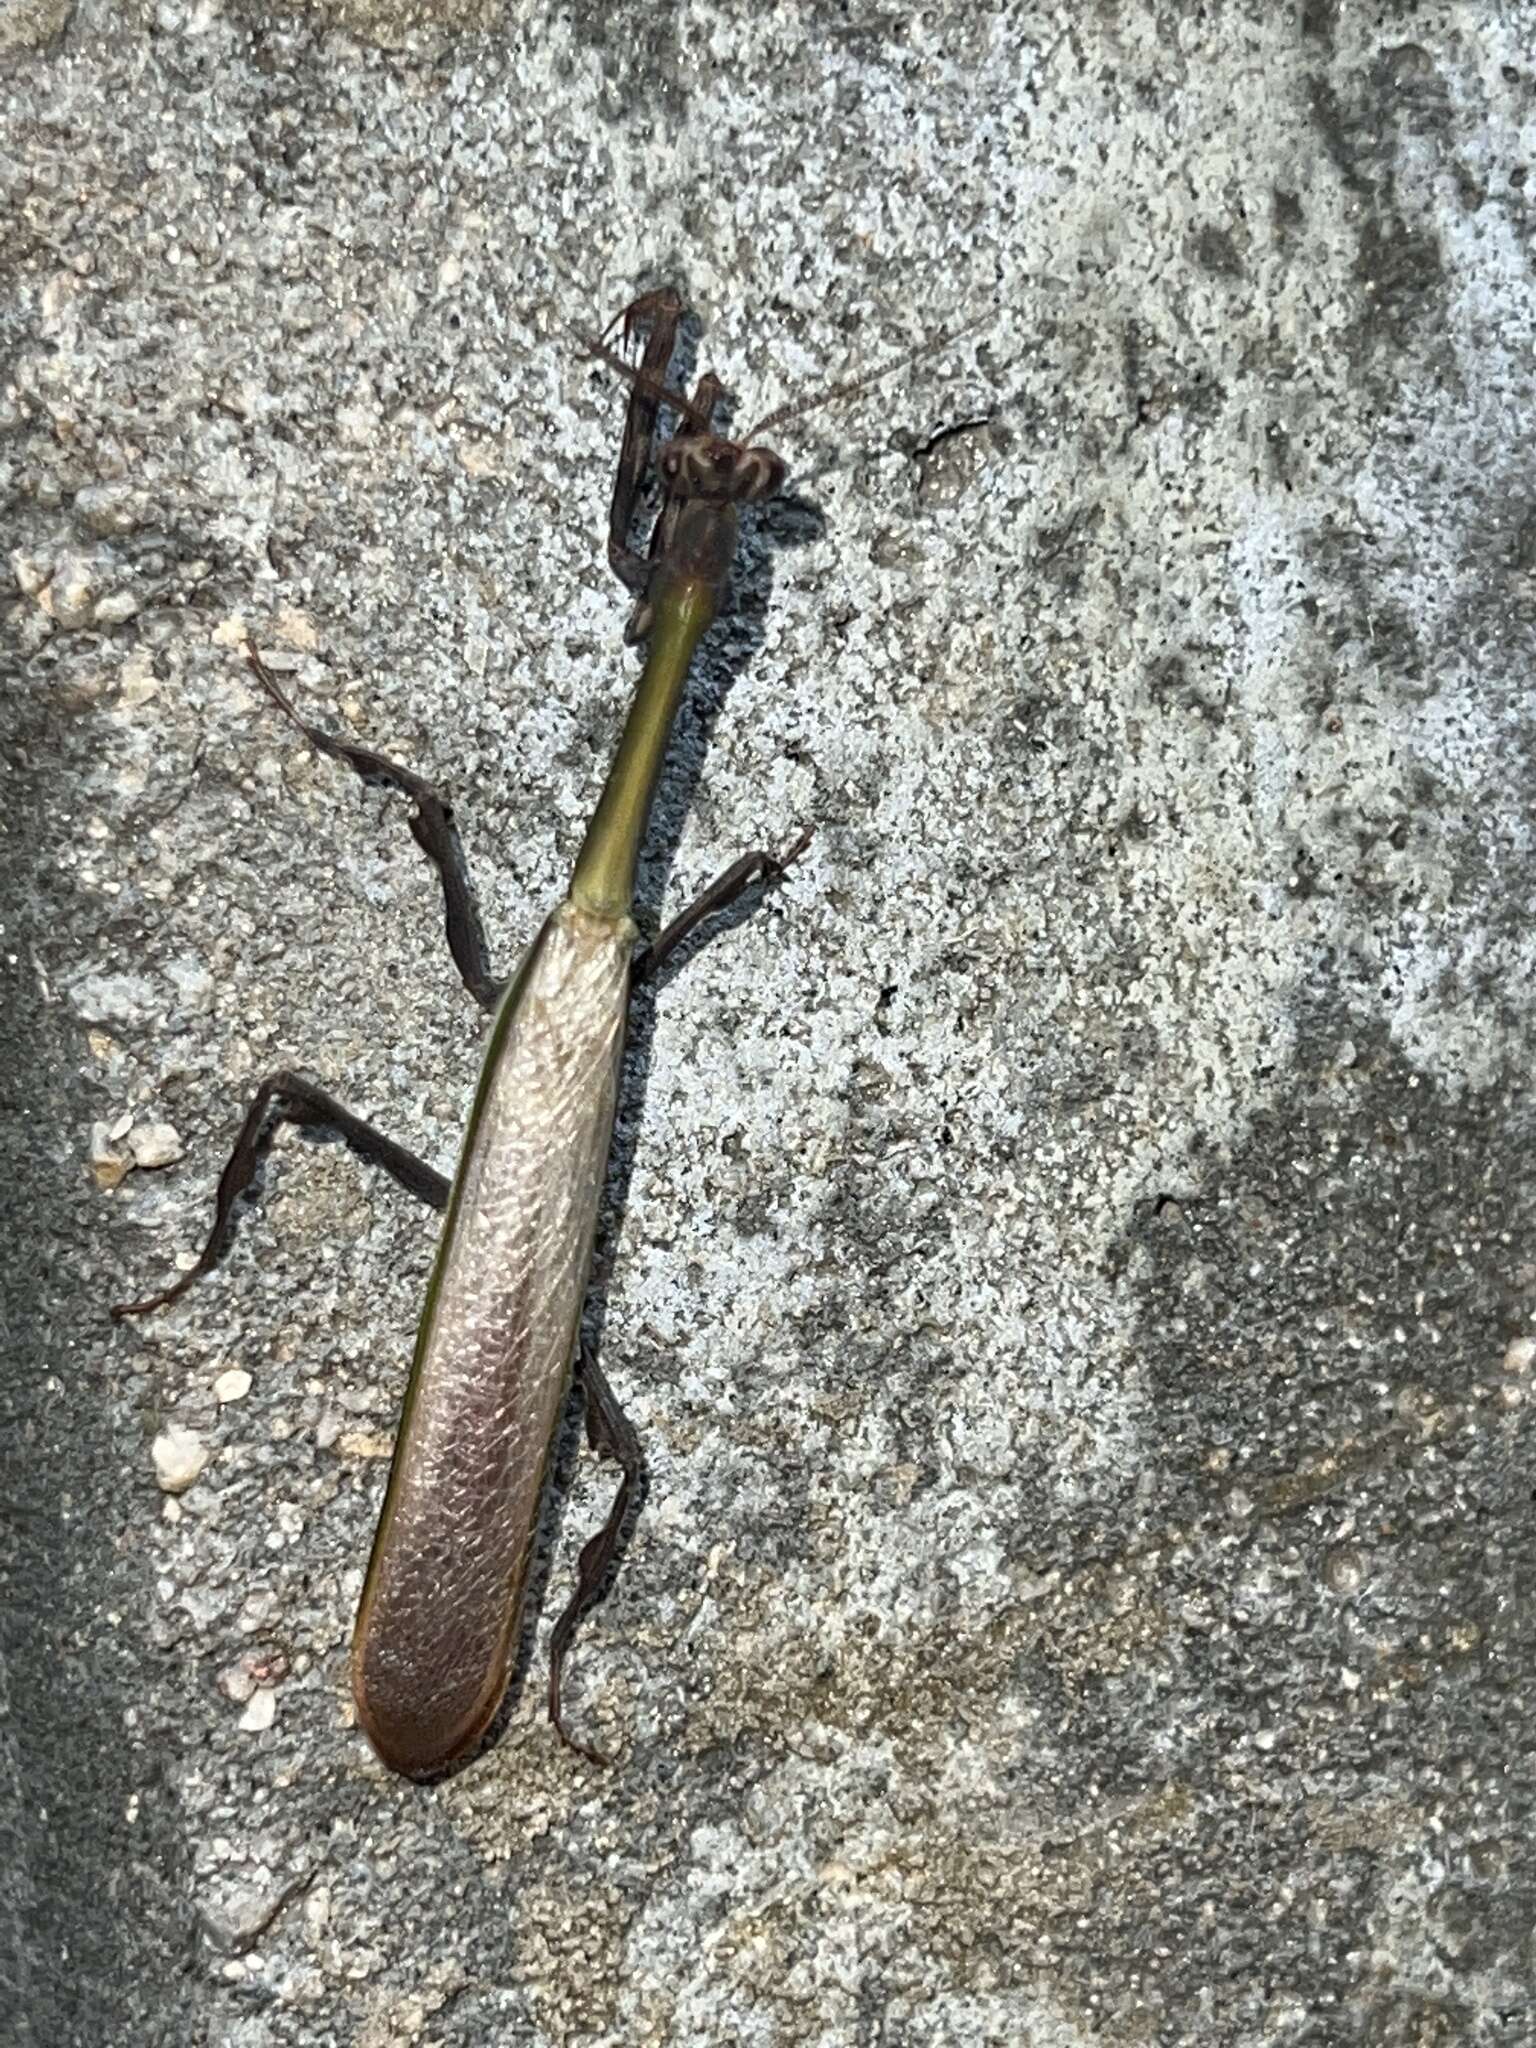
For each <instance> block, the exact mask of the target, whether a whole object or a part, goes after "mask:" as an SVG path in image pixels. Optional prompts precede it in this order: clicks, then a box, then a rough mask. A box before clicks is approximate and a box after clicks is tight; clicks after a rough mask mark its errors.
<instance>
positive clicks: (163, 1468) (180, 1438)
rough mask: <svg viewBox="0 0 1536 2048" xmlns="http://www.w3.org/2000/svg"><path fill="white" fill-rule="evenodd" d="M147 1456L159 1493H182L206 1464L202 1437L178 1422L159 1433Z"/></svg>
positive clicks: (206, 1456)
mask: <svg viewBox="0 0 1536 2048" xmlns="http://www.w3.org/2000/svg"><path fill="white" fill-rule="evenodd" d="M150 1456H151V1457H152V1458H153V1459H154V1461H155V1479H156V1482H157V1483H158V1485H159V1487H160V1490H161V1492H162V1493H185V1492H186V1490H187V1488H188V1487H189V1486H190V1485H191V1484H192V1483H193V1481H194V1480H195V1479H196V1478H197V1477H198V1475H199V1473H200V1472H201V1471H202V1469H203V1467H204V1466H205V1465H206V1464H207V1462H208V1453H207V1450H206V1449H205V1448H204V1445H203V1441H202V1438H201V1437H200V1436H199V1435H198V1434H197V1432H196V1430H192V1429H183V1428H182V1427H181V1424H180V1423H179V1422H173V1423H171V1425H170V1426H169V1428H167V1429H162V1430H161V1432H160V1434H159V1435H158V1436H157V1437H156V1438H155V1441H154V1443H153V1444H152V1445H151V1447H150Z"/></svg>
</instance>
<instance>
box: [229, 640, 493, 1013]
mask: <svg viewBox="0 0 1536 2048" xmlns="http://www.w3.org/2000/svg"><path fill="white" fill-rule="evenodd" d="M245 658H246V660H247V661H248V662H249V663H250V665H251V671H252V673H253V674H254V675H255V677H256V680H257V681H258V682H259V683H260V684H261V687H262V688H263V689H264V690H265V691H266V693H267V695H268V696H269V697H270V698H271V699H272V702H273V703H274V704H275V705H276V706H277V708H278V710H279V711H281V712H282V714H283V716H284V717H285V718H287V719H289V720H291V721H292V723H293V724H294V725H296V726H297V727H298V729H299V731H300V732H301V733H303V735H304V737H305V738H306V739H307V740H308V741H309V743H310V745H311V746H312V747H316V748H318V749H319V751H320V752H321V753H322V754H329V755H330V757H331V759H332V760H333V761H340V762H342V763H344V765H345V766H346V767H348V768H350V769H351V770H352V772H353V774H354V775H356V776H357V777H359V779H360V780H361V781H363V782H368V783H382V784H383V785H384V786H385V788H387V789H397V790H399V792H400V794H401V795H402V796H408V797H409V798H410V799H411V802H412V803H413V804H414V805H415V809H414V810H413V811H412V813H411V836H412V838H413V839H414V840H415V841H416V844H417V845H418V846H419V847H420V848H421V850H422V852H423V853H424V854H425V855H426V856H427V859H428V860H429V861H431V863H432V865H433V867H435V868H436V869H437V872H438V875H439V877H440V879H441V881H442V885H443V915H444V918H445V920H446V923H447V927H448V950H449V952H451V953H452V955H453V962H454V965H455V966H456V967H457V968H458V970H459V977H460V979H461V980H462V981H463V983H464V986H465V987H466V988H467V989H468V990H469V992H470V994H471V995H472V996H473V997H474V999H475V1001H476V1002H477V1003H478V1004H479V1005H480V1007H481V1009H482V1010H494V1009H495V1007H496V1004H497V1001H498V999H499V997H500V995H501V990H502V983H501V981H500V979H499V978H498V976H497V975H496V974H495V972H494V971H493V969H492V967H491V961H490V953H489V950H488V948H487V946H486V942H485V926H484V925H483V924H482V923H481V921H480V909H479V905H478V904H477V903H476V902H475V892H474V887H473V884H472V883H471V882H470V879H469V867H468V864H467V862H466V861H465V859H464V849H463V847H462V845H461V844H460V843H459V834H458V828H457V827H456V826H455V824H454V822H453V806H452V805H451V804H450V803H449V802H448V800H447V799H446V797H443V796H441V795H439V793H438V791H437V790H435V789H434V788H433V787H432V784H431V783H430V782H425V781H423V780H422V778H421V777H420V776H419V775H413V774H412V773H411V771H410V769H409V768H402V767H400V766H399V764H398V763H397V762H394V761H391V760H390V759H389V758H388V757H387V755H384V754H376V753H374V751H373V749H372V748H371V747H359V746H355V745H354V744H353V743H352V742H351V741H350V740H339V739H337V738H335V737H334V735H333V734H331V733H328V732H326V731H324V730H323V729H322V728H321V727H320V726H318V725H311V724H310V723H309V720H308V719H307V718H302V717H301V716H300V715H299V713H298V712H297V711H296V710H295V709H294V707H293V705H292V704H291V703H290V702H289V700H288V698H287V697H286V696H285V695H284V693H283V690H282V687H281V685H280V684H279V683H278V680H277V678H276V676H274V675H273V673H272V671H271V670H270V669H269V668H268V667H267V665H266V663H265V662H264V661H263V660H262V658H261V656H260V655H259V654H258V653H257V652H256V649H255V648H254V647H252V646H251V645H250V643H249V642H247V644H246V649H245Z"/></svg>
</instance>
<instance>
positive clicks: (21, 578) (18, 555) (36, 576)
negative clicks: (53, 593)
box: [11, 548, 53, 597]
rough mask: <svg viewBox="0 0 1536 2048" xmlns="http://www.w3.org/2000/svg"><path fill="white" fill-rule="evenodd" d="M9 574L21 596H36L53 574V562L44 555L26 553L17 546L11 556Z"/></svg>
mask: <svg viewBox="0 0 1536 2048" xmlns="http://www.w3.org/2000/svg"><path fill="white" fill-rule="evenodd" d="M11 574H12V575H13V576H14V577H15V579H16V588H17V589H18V590H19V591H20V592H21V594H22V596H23V597H36V596H37V594H38V592H39V591H40V590H42V589H43V588H44V586H45V585H46V584H47V581H48V578H49V577H50V576H51V575H52V574H53V564H52V562H50V561H49V559H48V557H47V556H46V555H27V554H23V553H22V551H21V549H20V548H17V549H16V550H15V551H14V553H13V554H12V556H11Z"/></svg>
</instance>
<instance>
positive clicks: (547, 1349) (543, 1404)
mask: <svg viewBox="0 0 1536 2048" xmlns="http://www.w3.org/2000/svg"><path fill="white" fill-rule="evenodd" d="M634 942H635V927H634V925H633V924H632V923H631V922H630V920H629V918H628V917H606V916H599V915H594V914H593V913H591V912H590V911H587V910H584V909H582V908H580V907H578V906H577V905H576V904H574V903H572V902H569V901H567V902H565V903H562V904H561V905H560V907H559V909H557V910H556V911H555V913H554V915H553V916H552V917H551V918H550V919H549V921H548V923H547V924H546V925H545V926H544V928H543V930H542V931H541V932H540V933H539V936H538V938H537V939H535V941H534V943H533V945H532V947H531V948H530V950H529V953H528V956H527V958H526V960H525V961H524V963H523V966H522V968H521V970H520V972H519V973H518V975H517V977H516V979H515V980H514V981H513V983H512V984H511V986H510V987H509V988H508V990H507V993H506V995H505V997H504V998H503V999H502V1002H501V1005H500V1008H499V1010H498V1012H497V1015H496V1020H495V1024H494V1026H493V1028H492V1031H491V1036H490V1042H489V1044H488V1046H487V1048H486V1055H485V1062H484V1066H483V1068H482V1072H481V1079H480V1085H479V1088H478V1090H477V1093H476V1097H475V1105H474V1109H473V1111H472V1113H471V1117H470V1123H469V1130H468V1133H467V1135H466V1137H465V1141H464V1148H463V1152H462V1155H461V1157H460V1162H459V1169H458V1173H457V1175H456V1177H455V1181H454V1187H453V1193H452V1196H451V1198H450V1201H449V1205H448V1213H447V1216H446V1218H445V1220H444V1224H443V1234H442V1239H441V1242H440V1244H439V1248H438V1253H437V1259H436V1263H435V1265H434V1267H433V1272H432V1279H431V1282H430V1284H429V1287H428V1291H427V1300H426V1306H425V1308H424V1310H423V1313H422V1319H421V1326H420V1331H419V1334H418V1336H417V1340H416V1353H415V1358H414V1361H413V1363H412V1367H411V1378H410V1384H409V1386H408V1388H407V1391H406V1396H405V1406H404V1410H403V1413H402V1416H401V1421H400V1432H399V1436H398V1438H397V1440H396V1446H395V1455H394V1463H393V1465H392V1466H391V1468H390V1478H389V1490H388V1493H387V1494H386V1497H385V1502H384V1509H383V1512H382V1514H381V1516H380V1518H379V1527H378V1533H377V1535H376V1537H375V1539H374V1546H373V1554H372V1557H371V1559H370V1561H369V1566H368V1577H367V1581H366V1584H365V1585H364V1588H363V1597H362V1602H361V1605H360V1606H359V1609H358V1616H357V1627H356V1631H355V1634H354V1636H353V1647H352V1690H353V1697H354V1699H355V1701H356V1704H357V1713H358V1719H359V1721H360V1723H361V1725H362V1727H363V1729H364V1732H365V1733H366V1734H367V1736H368V1739H369V1741H370V1742H371V1743H372V1744H373V1746H374V1748H375V1749H376V1750H377V1751H378V1753H379V1755H380V1756H381V1757H382V1758H383V1760H384V1761H385V1763H387V1764H389V1765H390V1766H391V1767H392V1768H393V1769H395V1770H397V1771H401V1772H403V1773H405V1774H406V1775H407V1776H409V1777H424V1776H428V1775H431V1774H432V1773H434V1772H436V1771H439V1770H441V1769H443V1768H444V1767H445V1766H446V1765H448V1764H450V1763H452V1762H453V1761H454V1760H455V1759H456V1758H458V1757H461V1756H463V1755H465V1754H466V1753H467V1752H468V1751H469V1750H470V1749H472V1748H473V1747H474V1745H475V1744H476V1743H477V1742H478V1741H479V1740H480V1738H481V1736H482V1735H483V1734H484V1732H485V1729H486V1727H487V1726H488V1724H489V1722H490V1721H491V1719H492V1717H493V1716H494V1714H495V1712H496V1709H497V1706H498V1705H499V1703H500V1701H501V1697H502V1694H503V1693H504V1691H505V1689H506V1684H507V1679H508V1676H509V1673H510V1668H511V1664H512V1660H513V1659H514V1657H515V1656H516V1653H517V1636H518V1625H519V1622H520V1619H521V1616H522V1608H523V1589H524V1582H525V1580H526V1577H527V1572H528V1566H529V1561H530V1558H531V1555H532V1551H533V1544H534V1538H535V1534H536V1530H537V1523H538V1515H539V1505H540V1499H541V1495H542V1490H543V1481H544V1470H545V1465H546V1462H547V1458H548V1453H549V1447H550V1444H551V1443H552V1441H553V1439H554V1435H555V1423H556V1420H557V1417H558V1413H559V1408H560V1404H561V1402H562V1400H563V1399H564V1396H565V1392H566V1388H567V1386H568V1385H569V1380H570V1372H571V1364H572V1359H573V1357H574V1353H575V1349H576V1344H577V1339H578V1335H579V1329H580V1320H581V1307H582V1297H583V1295H584V1294H585V1292H586V1285H587V1274H588V1268H589V1266H590V1264H591V1258H592V1243H593V1237H594V1234H595V1231H596V1227H597V1216H598V1207H599V1203H600V1200H601V1196H602V1189H603V1179H604V1171H605V1166H606V1161H607V1157H608V1146H609V1141H610V1138H611V1135H612V1129H613V1114H614V1100H615V1092H616V1088H617V1081H618V1070H619V1062H620V1058H621V1055H622V1052H623V1045H624V1017H625V1008H626V1004H627V1001H628V992H629V971H630V961H631V958H632V955H633V950H634Z"/></svg>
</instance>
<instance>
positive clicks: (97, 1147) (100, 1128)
mask: <svg viewBox="0 0 1536 2048" xmlns="http://www.w3.org/2000/svg"><path fill="white" fill-rule="evenodd" d="M90 1156H91V1172H92V1174H93V1175H94V1176H95V1180H96V1185H97V1187H99V1188H101V1189H102V1190H103V1192H106V1191H109V1190H110V1189H112V1188H115V1187H117V1186H118V1184H119V1183H120V1182H121V1180H122V1178H123V1175H124V1174H125V1173H126V1172H127V1171H128V1167H129V1164H130V1162H129V1161H128V1160H127V1159H126V1158H124V1156H123V1154H122V1153H121V1152H119V1151H117V1150H115V1149H114V1147H113V1144H112V1128H111V1126H110V1125H109V1124H92V1125H91V1155H90Z"/></svg>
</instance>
